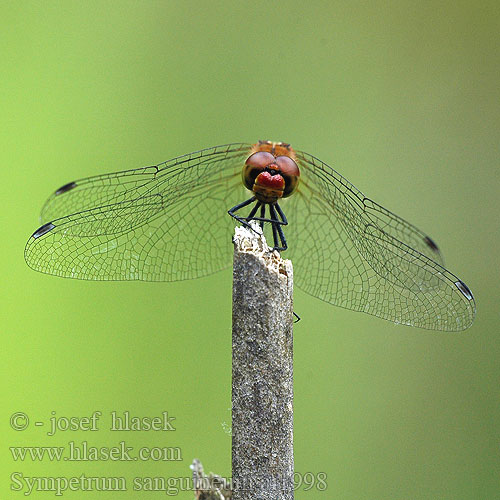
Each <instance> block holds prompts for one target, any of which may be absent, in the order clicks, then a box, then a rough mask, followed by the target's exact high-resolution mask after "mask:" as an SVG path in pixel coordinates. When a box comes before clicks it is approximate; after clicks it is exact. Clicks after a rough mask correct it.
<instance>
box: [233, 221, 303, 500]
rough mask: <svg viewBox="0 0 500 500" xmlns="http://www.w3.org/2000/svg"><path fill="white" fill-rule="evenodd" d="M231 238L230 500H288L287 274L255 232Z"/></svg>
mask: <svg viewBox="0 0 500 500" xmlns="http://www.w3.org/2000/svg"><path fill="white" fill-rule="evenodd" d="M254 227H255V231H252V230H250V229H247V228H244V227H237V228H236V230H235V236H234V239H233V242H234V266H233V342H232V344H233V365H232V468H233V470H232V489H233V497H232V498H233V499H234V500H293V495H294V489H293V479H294V478H293V475H294V466H293V326H292V325H293V268H292V263H291V262H290V261H289V260H283V259H282V258H281V257H280V255H279V253H278V252H272V251H271V250H270V249H269V247H268V246H267V243H266V240H265V238H264V236H263V235H262V234H257V233H256V231H258V232H260V228H259V227H258V226H254Z"/></svg>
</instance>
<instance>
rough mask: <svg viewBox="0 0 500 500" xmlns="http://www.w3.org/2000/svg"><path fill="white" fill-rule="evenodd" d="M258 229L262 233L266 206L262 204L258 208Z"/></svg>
mask: <svg viewBox="0 0 500 500" xmlns="http://www.w3.org/2000/svg"><path fill="white" fill-rule="evenodd" d="M259 220H260V228H261V229H262V231H264V222H265V220H266V206H265V205H264V204H262V206H261V207H260V219H259Z"/></svg>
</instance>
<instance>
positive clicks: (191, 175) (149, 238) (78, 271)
mask: <svg viewBox="0 0 500 500" xmlns="http://www.w3.org/2000/svg"><path fill="white" fill-rule="evenodd" d="M250 147H251V146H250V145H249V144H230V145H225V146H217V147H215V148H209V149H205V150H202V151H199V152H197V153H191V154H189V155H185V156H181V157H179V158H175V159H173V160H170V161H167V162H165V163H162V164H160V165H157V166H155V167H146V168H143V169H137V170H127V171H124V172H118V173H115V174H106V175H103V176H97V177H91V178H88V179H83V180H80V181H75V182H74V183H69V184H67V185H65V186H67V187H65V186H63V188H60V189H59V190H58V191H56V192H55V193H54V194H53V195H52V196H51V197H50V198H49V200H48V201H47V203H46V205H45V207H44V209H43V212H42V213H43V221H44V222H45V224H44V225H43V226H41V227H40V228H39V229H37V231H35V232H34V233H33V235H32V236H31V237H30V238H29V240H28V242H27V244H26V249H25V258H26V261H27V263H28V265H29V266H30V267H32V268H33V269H35V270H37V271H41V272H45V273H49V274H54V275H57V276H62V277H70V278H79V279H91V280H146V281H175V280H181V279H190V278H197V277H200V276H205V275H208V274H211V273H213V272H216V271H219V270H220V269H223V268H224V267H227V266H228V265H230V264H231V256H232V245H231V244H230V242H231V236H232V232H233V228H234V224H233V223H232V221H231V217H229V216H228V215H227V210H228V208H230V207H231V206H233V205H235V204H237V203H238V202H240V201H241V200H242V199H243V197H244V196H245V188H244V187H243V185H242V182H241V169H242V166H243V163H244V161H245V159H246V157H247V156H248V152H249V150H250Z"/></svg>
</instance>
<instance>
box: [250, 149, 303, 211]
mask: <svg viewBox="0 0 500 500" xmlns="http://www.w3.org/2000/svg"><path fill="white" fill-rule="evenodd" d="M299 178H300V170H299V167H298V166H297V163H296V162H295V152H294V151H293V149H292V148H291V147H290V144H286V143H284V142H270V141H259V142H258V143H257V144H255V145H254V146H253V148H252V154H251V155H250V156H249V157H248V159H247V161H246V162H245V166H244V167H243V183H244V184H245V186H246V187H247V189H249V190H250V191H253V192H254V194H255V197H256V198H257V199H258V200H259V201H261V202H263V203H275V202H276V201H278V200H279V199H280V198H286V197H287V196H290V195H291V194H292V193H293V192H294V191H295V189H296V188H297V185H298V183H299Z"/></svg>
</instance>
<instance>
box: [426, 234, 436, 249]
mask: <svg viewBox="0 0 500 500" xmlns="http://www.w3.org/2000/svg"><path fill="white" fill-rule="evenodd" d="M424 241H425V242H426V243H427V246H428V247H429V248H430V249H431V250H434V252H439V248H438V246H437V245H436V243H434V240H432V239H431V238H429V237H428V236H426V237H425V238H424Z"/></svg>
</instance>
